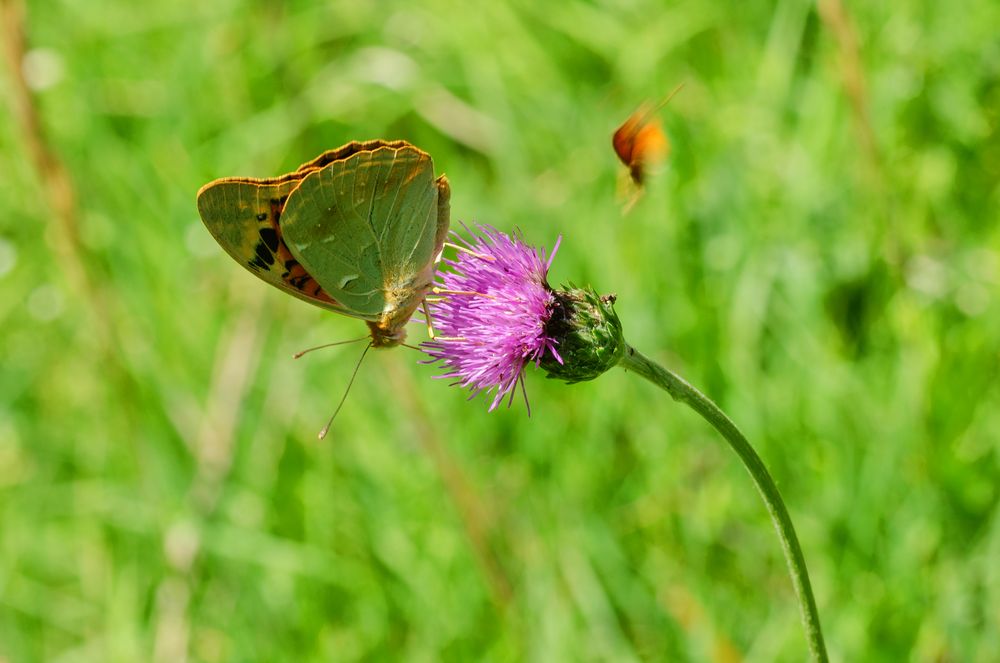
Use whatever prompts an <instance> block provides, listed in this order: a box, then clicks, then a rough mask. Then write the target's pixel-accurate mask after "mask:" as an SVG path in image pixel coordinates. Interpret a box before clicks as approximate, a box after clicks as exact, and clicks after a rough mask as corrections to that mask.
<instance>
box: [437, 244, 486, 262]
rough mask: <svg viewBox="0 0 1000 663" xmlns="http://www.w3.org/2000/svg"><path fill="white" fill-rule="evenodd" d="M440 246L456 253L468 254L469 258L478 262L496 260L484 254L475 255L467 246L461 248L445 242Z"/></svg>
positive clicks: (459, 245) (458, 245)
mask: <svg viewBox="0 0 1000 663" xmlns="http://www.w3.org/2000/svg"><path fill="white" fill-rule="evenodd" d="M442 246H447V247H449V248H452V249H455V250H456V251H461V252H462V253H468V254H469V255H470V256H474V257H476V258H479V259H480V260H489V261H490V262H493V261H494V260H496V258H494V257H493V256H490V255H486V254H484V253H476V252H475V251H473V250H472V249H470V248H468V247H467V246H462V245H461V244H453V243H452V242H445V243H444V244H443V245H442Z"/></svg>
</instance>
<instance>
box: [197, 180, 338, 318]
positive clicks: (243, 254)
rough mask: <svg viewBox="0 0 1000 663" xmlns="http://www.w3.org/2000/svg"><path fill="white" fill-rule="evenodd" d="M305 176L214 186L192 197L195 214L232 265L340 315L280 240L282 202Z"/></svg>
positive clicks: (332, 301)
mask: <svg viewBox="0 0 1000 663" xmlns="http://www.w3.org/2000/svg"><path fill="white" fill-rule="evenodd" d="M307 172H308V171H304V172H302V173H293V174H291V175H286V176H284V177H281V178H275V179H271V180H255V179H250V178H226V179H221V180H216V181H214V182H211V183H209V184H206V185H205V186H204V187H202V189H201V191H199V192H198V212H199V213H200V214H201V218H202V220H203V221H204V222H205V226H207V227H208V230H209V231H210V232H211V233H212V236H214V237H215V239H216V241H218V242H219V244H220V245H221V246H222V248H224V249H225V250H226V252H227V253H228V254H229V255H231V256H232V257H233V258H234V259H235V260H236V262H238V263H240V264H241V265H243V266H244V267H245V268H247V269H248V270H250V271H251V272H253V273H254V274H256V275H257V276H258V277H260V278H261V279H263V280H264V281H267V282H268V283H270V284H271V285H273V286H275V287H277V288H280V289H281V290H284V291H285V292H287V293H289V294H292V295H294V296H296V297H298V298H299V299H302V300H304V301H307V302H309V303H310V304H315V305H316V306H320V307H322V308H325V309H328V310H331V311H336V312H338V313H345V312H346V310H345V308H344V306H343V305H342V304H341V303H340V302H338V301H336V300H335V299H334V298H332V297H330V295H329V294H328V293H327V292H325V291H324V290H323V288H322V286H321V285H320V284H319V283H318V282H317V281H316V280H315V279H314V278H313V277H312V276H311V275H310V273H309V272H308V270H307V269H306V268H304V267H303V266H302V265H301V264H300V263H299V261H298V260H297V259H296V258H295V257H294V256H293V255H292V253H291V252H290V251H289V250H288V247H287V245H286V244H285V241H284V238H283V237H282V232H281V224H280V219H281V215H282V213H283V210H284V206H285V203H286V200H287V199H288V197H289V194H291V193H292V191H294V190H295V188H296V187H297V186H298V185H299V182H300V181H301V179H302V177H304V176H305V174H306V173H307Z"/></svg>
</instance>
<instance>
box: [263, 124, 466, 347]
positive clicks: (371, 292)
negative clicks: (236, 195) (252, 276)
mask: <svg viewBox="0 0 1000 663" xmlns="http://www.w3.org/2000/svg"><path fill="white" fill-rule="evenodd" d="M345 147H348V146H345ZM359 148H360V151H356V152H355V153H353V154H351V155H350V156H347V157H346V158H335V159H329V158H328V159H326V161H329V163H326V164H325V165H323V163H324V156H325V155H321V156H320V157H317V159H315V160H313V161H312V162H309V163H308V164H305V165H304V166H303V168H304V169H305V170H303V171H299V172H305V173H306V175H305V176H304V177H303V178H302V181H301V182H299V184H298V186H297V187H296V188H295V190H294V191H293V192H292V194H291V195H290V196H289V198H288V201H287V202H286V204H285V207H284V211H283V213H282V216H281V230H282V236H283V238H284V240H285V242H286V244H287V246H288V248H289V250H290V251H291V253H292V255H293V256H294V257H295V259H296V260H298V261H299V262H300V263H301V264H302V266H303V267H304V268H305V269H306V271H307V272H309V273H310V274H311V275H313V277H314V278H315V279H316V281H317V282H318V283H319V285H320V286H321V287H322V289H323V291H325V292H326V293H328V294H329V295H330V296H331V297H333V298H334V299H336V300H337V302H339V303H340V304H341V305H342V306H344V307H345V308H346V309H347V310H346V311H345V312H346V313H347V314H348V315H352V316H354V317H358V318H362V319H365V320H369V321H376V322H380V323H381V324H382V327H383V328H384V329H391V328H397V327H399V326H401V325H403V324H405V322H406V320H407V319H408V318H409V316H410V314H412V312H413V310H414V309H415V308H416V306H417V305H418V304H419V303H420V301H421V300H422V299H423V296H424V294H425V293H426V291H427V289H428V288H429V287H430V285H431V281H432V279H433V274H434V261H435V258H436V257H437V255H438V254H439V252H440V250H441V246H442V244H443V242H444V236H445V234H446V233H447V228H448V211H447V202H448V201H447V198H448V187H447V180H445V179H444V177H443V176H442V177H441V178H439V179H438V180H435V179H434V164H433V162H432V161H431V158H430V156H429V155H428V154H426V153H425V152H423V151H421V150H419V149H417V148H416V147H413V146H412V145H410V144H408V143H405V142H402V141H398V142H395V143H383V142H381V141H373V142H372V143H366V144H356V147H355V149H359ZM365 148H373V149H365ZM342 149H343V148H342Z"/></svg>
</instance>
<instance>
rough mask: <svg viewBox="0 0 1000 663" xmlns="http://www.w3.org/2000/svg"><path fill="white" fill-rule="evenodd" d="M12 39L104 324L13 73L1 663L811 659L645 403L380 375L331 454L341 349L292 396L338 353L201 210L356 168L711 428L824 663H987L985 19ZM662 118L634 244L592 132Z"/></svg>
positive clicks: (630, 21) (100, 20) (109, 27)
mask: <svg viewBox="0 0 1000 663" xmlns="http://www.w3.org/2000/svg"><path fill="white" fill-rule="evenodd" d="M7 1H8V2H9V1H10V0H7ZM27 5H28V6H27V13H26V31H27V38H28V42H29V43H28V48H29V49H31V50H30V51H29V58H28V69H29V72H28V73H29V80H30V81H31V82H32V84H33V85H34V86H35V88H36V89H35V91H34V95H35V101H36V103H37V105H38V111H39V113H40V116H41V119H42V123H41V124H42V131H43V133H44V136H45V139H46V140H47V141H48V144H49V145H50V147H51V149H52V150H53V152H54V153H56V154H57V156H58V158H59V159H61V160H62V162H63V163H64V164H65V166H66V168H67V170H68V173H69V176H70V178H71V181H72V185H73V187H74V190H75V193H76V198H75V206H74V207H75V214H76V221H77V223H78V227H79V241H78V242H77V243H76V244H75V246H76V255H77V256H78V257H79V264H80V265H81V266H82V268H83V270H85V272H86V273H87V274H89V279H90V284H91V285H90V287H89V288H88V287H84V286H81V285H80V282H79V278H78V275H76V276H74V271H73V268H72V264H73V259H72V258H71V257H70V256H71V255H72V251H71V252H70V253H69V254H67V252H66V249H65V247H67V246H69V247H73V246H74V243H73V241H72V239H70V238H67V237H66V236H65V234H66V233H65V232H64V228H65V226H64V225H63V224H61V223H60V222H59V220H58V219H59V218H60V217H59V214H58V211H57V210H56V209H54V207H53V200H52V196H51V189H47V188H46V187H45V186H44V184H43V179H42V178H41V177H40V176H39V173H38V170H37V168H36V167H35V166H34V162H33V160H32V158H31V157H30V155H29V153H28V147H29V145H30V138H29V137H28V135H27V134H26V133H25V131H24V130H23V127H21V125H20V124H19V123H18V122H17V121H16V115H15V113H14V112H13V108H14V106H13V104H14V94H13V90H14V87H13V84H12V81H13V79H12V78H11V76H10V70H9V68H8V69H5V70H4V71H3V76H2V77H0V90H2V91H3V99H4V104H3V108H2V109H0V348H2V361H0V661H3V662H4V663H14V662H20V661H147V660H148V661H185V660H190V661H310V660H332V661H353V660H369V661H383V660H407V661H476V660H482V661H520V660H525V661H546V662H547V661H612V660H613V661H686V660H689V661H723V662H731V661H779V660H780V661H801V660H804V659H805V656H806V653H805V652H806V649H805V642H804V639H803V635H802V629H801V626H800V622H799V616H798V612H797V608H796V605H795V601H794V595H793V592H792V589H791V584H790V582H789V579H788V576H787V573H786V569H785V565H784V561H783V559H782V557H781V554H780V549H779V546H778V541H777V538H776V536H775V534H774V531H773V529H772V527H771V524H770V522H769V520H768V518H767V515H766V512H765V510H764V508H763V506H762V504H761V502H760V500H759V498H758V496H757V495H756V493H755V491H754V489H753V487H752V484H751V482H750V480H749V477H748V476H747V475H746V473H745V471H744V470H743V468H742V467H741V466H740V465H739V463H738V462H737V460H736V458H735V456H734V455H733V454H732V453H731V451H730V450H729V449H728V448H727V447H726V446H725V444H724V443H723V442H722V441H721V440H720V439H719V438H718V436H717V435H716V434H715V433H714V431H713V430H711V429H710V428H709V427H708V426H707V425H706V424H705V423H704V422H703V421H701V420H699V419H698V418H697V417H696V416H695V415H694V414H693V413H692V412H690V411H689V410H687V409H686V408H684V407H683V406H680V405H675V404H674V403H672V402H671V401H670V400H669V399H668V398H667V397H666V396H665V394H663V393H662V392H659V391H657V390H656V389H655V388H654V387H653V386H652V385H650V384H648V383H645V382H643V381H641V380H640V379H639V378H637V377H636V376H634V375H630V374H627V373H625V372H623V371H621V370H618V369H615V370H613V371H611V372H610V373H608V374H606V375H605V376H602V377H601V378H600V379H598V380H597V381H595V382H591V383H585V384H579V385H574V386H565V385H562V384H560V383H556V382H553V381H547V380H545V379H544V378H543V376H542V375H541V374H540V373H537V372H535V371H529V372H528V376H527V387H528V392H529V396H530V398H531V403H532V416H531V417H530V418H528V417H527V416H526V413H525V410H524V407H523V404H521V403H515V405H514V407H513V408H511V409H510V410H507V409H500V410H498V411H496V412H494V413H491V414H488V413H487V412H486V405H487V403H486V401H485V400H484V399H482V398H480V399H477V400H474V401H472V402H466V400H465V393H464V392H460V391H458V390H457V389H454V388H449V387H448V386H447V385H446V384H445V381H441V380H434V379H432V376H434V375H435V374H436V372H437V371H436V370H435V369H434V368H432V367H428V366H420V365H418V364H417V360H418V359H419V356H418V355H417V354H416V353H414V352H412V351H409V350H406V349H398V350H394V351H391V352H385V353H374V354H370V355H369V358H368V360H367V362H366V363H365V365H364V366H363V367H362V369H361V371H360V373H359V375H358V378H357V381H356V382H355V384H354V388H353V391H352V392H351V394H350V397H349V399H348V401H347V405H346V406H345V408H344V410H343V411H342V413H341V414H340V417H339V418H338V420H337V421H336V423H335V425H334V429H333V432H332V434H331V436H330V438H328V439H327V440H326V441H324V442H317V440H316V439H315V434H316V431H317V430H318V429H319V428H320V427H321V426H322V424H323V422H324V421H325V420H326V417H327V416H328V415H329V413H330V412H331V411H332V408H333V406H334V405H335V404H336V401H337V399H338V398H339V397H340V395H341V394H342V392H343V389H344V388H345V385H346V382H347V378H348V376H349V374H350V371H351V369H352V368H353V364H354V361H355V358H356V356H357V353H358V348H356V347H353V346H349V347H347V348H342V349H340V350H334V351H327V352H326V353H322V354H316V355H313V356H310V357H308V358H304V359H302V360H301V361H298V362H293V361H292V360H291V359H290V356H291V354H292V353H293V352H294V351H297V350H300V349H302V348H305V347H309V346H311V345H314V344H318V343H323V342H328V341H333V340H341V339H346V338H352V337H355V336H358V335H360V334H361V333H363V332H364V328H363V325H362V324H361V323H359V322H357V321H355V320H351V319H348V318H341V317H337V316H335V315H331V314H328V313H326V312H324V311H322V310H320V309H317V308H313V307H310V306H307V305H305V304H303V303H301V302H299V301H297V300H293V299H292V298H290V297H288V296H286V295H284V294H282V293H280V292H279V291H277V290H275V289H273V288H269V287H267V286H266V285H264V284H263V283H261V282H258V281H256V280H255V279H254V278H253V277H252V276H251V275H250V274H248V273H247V272H245V271H244V270H243V269H241V268H240V267H239V266H238V265H237V264H236V263H234V262H233V261H232V260H231V259H230V258H228V257H227V256H226V255H225V254H224V253H223V251H222V250H221V249H220V248H219V247H218V246H216V245H215V243H214V242H213V240H212V239H211V237H210V236H209V234H208V233H207V231H206V230H205V229H204V227H203V226H202V224H201V222H200V220H199V218H198V215H197V211H196V209H195V204H194V196H195V192H196V191H197V190H198V187H199V186H201V185H202V184H203V183H205V182H207V181H209V180H211V179H214V178H216V177H221V176H228V175H252V176H269V175H277V174H280V173H283V172H286V171H288V170H290V169H293V168H294V167H295V166H297V165H298V164H299V163H301V162H303V161H305V160H307V159H310V158H312V157H313V156H315V155H316V154H318V153H319V152H321V151H322V150H325V149H328V148H333V147H336V146H338V145H340V144H342V143H345V142H347V141H349V140H352V139H367V138H377V137H383V138H393V139H395V138H402V139H406V140H409V141H411V142H413V143H415V144H417V145H418V146H420V147H422V148H424V149H426V150H427V151H428V152H430V153H431V154H432V156H433V158H434V161H435V165H436V167H437V169H438V171H441V172H446V173H447V174H448V176H449V178H450V180H451V183H452V188H453V191H454V197H453V200H452V210H453V220H454V221H458V220H461V221H465V222H483V223H489V224H492V225H495V226H497V227H498V228H501V229H505V230H510V229H513V228H515V227H519V228H521V229H522V230H523V232H524V235H525V237H526V239H527V240H528V241H530V242H532V243H534V244H538V245H542V246H551V245H552V244H553V243H554V241H555V239H556V237H557V236H559V235H562V236H563V244H562V248H561V250H560V252H559V255H558V258H557V260H556V262H555V264H554V266H553V270H552V273H551V278H552V281H553V282H554V283H561V282H568V281H573V282H575V283H577V284H592V285H593V286H595V287H596V288H597V289H598V290H600V291H602V292H611V291H613V292H616V293H617V295H618V306H617V310H618V312H619V314H620V316H621V319H622V321H623V324H624V327H625V331H626V335H627V338H628V340H629V341H630V342H631V343H632V344H633V345H635V346H636V347H637V348H639V349H641V350H642V351H643V352H645V353H647V354H649V355H650V356H652V357H654V358H656V359H657V360H659V361H662V362H664V363H665V364H666V365H669V366H670V367H672V368H674V369H675V370H677V371H678V372H680V373H681V374H682V375H684V376H685V377H687V378H688V379H689V380H690V381H692V382H693V383H694V384H696V385H698V386H699V387H701V388H702V389H703V390H704V391H706V393H708V394H709V395H710V396H711V397H712V398H714V399H715V400H717V401H718V402H719V403H720V405H722V407H723V408H724V409H726V410H727V411H728V412H729V413H730V415H731V416H732V417H733V418H734V419H735V420H736V422H737V423H738V425H740V426H741V427H742V428H743V430H744V431H745V432H746V434H747V436H748V437H749V438H750V440H751V441H752V442H753V443H754V444H755V445H756V446H757V448H758V450H759V452H760V453H761V455H762V457H763V458H764V460H765V462H766V463H767V465H768V466H769V468H770V469H771V470H772V472H773V474H774V476H775V479H776V480H777V482H778V485H779V487H780V488H781V490H782V491H783V494H784V496H785V499H786V501H787V503H788V505H789V508H790V511H791V513H792V516H793V519H794V521H795V523H796V526H797V528H798V532H799V535H800V538H801V541H802V547H803V549H804V552H805V556H806V559H807V561H808V563H809V568H810V571H811V573H812V578H813V584H814V588H815V592H816V596H817V600H818V603H819V607H820V612H821V615H822V618H823V624H824V628H825V633H826V636H827V642H828V644H829V648H830V651H831V655H832V657H833V659H834V660H838V661H942V662H951V661H956V662H958V661H977V662H986V661H997V660H1000V636H998V633H1000V505H998V498H1000V441H998V440H1000V407H998V406H1000V388H998V385H997V379H996V378H997V372H998V371H997V369H998V365H1000V306H998V302H997V297H996V293H997V287H998V284H1000V231H998V227H997V221H998V219H1000V214H998V209H1000V205H998V201H1000V188H998V182H1000V135H998V133H997V126H998V116H1000V37H998V35H1000V5H998V4H997V3H996V2H994V1H993V0H964V1H962V2H959V3H954V4H948V3H944V4H942V3H936V2H926V1H921V0H904V1H902V2H895V3H850V6H849V7H848V10H849V11H850V17H849V19H850V22H851V24H852V25H853V26H854V34H855V35H856V48H855V47H854V46H852V41H851V39H850V38H849V36H848V37H845V36H844V35H845V33H844V32H843V31H842V30H841V31H839V32H838V31H837V30H835V29H833V28H834V27H835V26H836V21H835V20H829V18H824V16H827V17H829V16H831V14H829V13H826V14H824V13H823V12H821V11H818V10H817V8H816V6H815V5H812V4H810V3H805V2H795V1H791V0H779V1H777V2H773V3H769V2H750V3H745V2H723V3H703V2H694V1H690V2H680V3H658V2H652V1H650V0H625V1H623V2H612V1H610V0H605V1H603V2H583V1H581V0H569V1H566V2H558V3H555V2H552V3H537V2H531V1H529V0H516V1H514V2H489V3H463V2H450V1H446V0H435V1H432V2H419V3H418V2H410V1H403V0H400V1H391V2H361V1H358V0H343V1H336V2H305V1H299V2H287V3H277V2H265V1H258V2H253V1H250V0H220V1H218V2H195V1H194V0H170V1H169V2H168V1H166V0H161V1H156V2H154V1H150V2H143V3H133V2H113V1H111V0H100V1H98V0H29V2H28V3H27ZM825 7H829V5H825ZM824 11H826V10H824ZM847 34H848V35H849V33H847ZM852 63H854V64H852ZM858 76H860V79H859V78H858ZM858 80H861V81H862V83H863V86H862V87H856V86H855V85H854V83H856V82H857V81H858ZM845 81H847V82H846V84H845ZM679 83H683V84H684V89H683V91H682V92H681V93H680V94H678V95H677V96H676V97H675V98H674V100H673V101H672V102H671V103H670V104H669V106H667V107H666V108H665V109H664V110H663V111H662V112H661V116H662V118H663V121H664V124H665V126H666V129H667V132H668V134H669V136H670V138H671V142H672V145H673V152H672V154H671V157H670V160H669V163H668V165H667V167H666V168H665V170H664V171H663V172H662V173H661V174H660V175H658V176H656V177H654V178H653V179H652V180H651V182H650V184H649V187H648V191H647V194H646V195H645V196H644V197H643V199H642V200H641V201H640V202H639V203H638V204H637V205H636V206H635V207H634V208H633V209H632V211H631V212H630V213H628V214H627V215H625V214H623V213H622V200H621V197H620V195H619V189H618V185H619V182H620V178H621V175H622V172H621V171H622V168H621V167H620V165H619V164H618V163H617V162H616V159H615V157H614V155H613V153H612V151H611V148H610V135H611V132H612V131H613V130H614V129H615V128H616V126H617V125H618V124H620V123H621V122H622V121H624V119H625V118H626V117H627V116H628V115H629V113H631V112H632V111H633V110H634V109H635V107H637V106H638V105H639V103H641V102H642V101H644V100H656V99H659V98H662V97H663V96H665V95H666V94H667V93H668V92H669V91H670V90H671V89H673V88H674V87H675V86H676V85H677V84H679ZM419 333H420V332H419V331H416V330H415V331H414V332H412V336H413V337H414V338H418V337H419Z"/></svg>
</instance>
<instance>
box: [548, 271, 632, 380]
mask: <svg viewBox="0 0 1000 663" xmlns="http://www.w3.org/2000/svg"><path fill="white" fill-rule="evenodd" d="M570 285H571V287H570V289H569V290H556V291H554V292H553V294H554V295H555V304H554V305H553V306H552V313H551V316H550V317H549V320H548V322H547V323H546V325H545V334H546V336H549V337H551V338H553V339H555V340H556V341H557V342H558V345H556V351H557V352H558V353H559V356H560V357H561V358H562V363H560V362H559V361H558V360H557V359H556V358H555V357H553V356H552V355H551V354H550V353H546V354H545V355H543V357H542V361H541V364H540V365H541V367H542V369H543V370H544V371H545V372H546V373H547V374H548V376H549V377H550V378H555V379H557V380H565V381H566V382H569V383H573V382H583V381H585V380H593V379H594V378H596V377H597V376H598V375H600V374H601V373H604V372H605V371H607V370H608V369H609V368H611V367H612V366H615V365H616V364H618V362H619V361H621V358H622V356H623V355H624V353H625V339H624V337H623V336H622V323H621V322H620V321H619V320H618V314H616V313H615V309H614V304H615V296H614V295H605V296H603V297H602V296H601V295H598V294H597V293H596V292H595V291H594V290H593V289H589V290H588V289H583V288H576V287H573V286H572V284H570Z"/></svg>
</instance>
